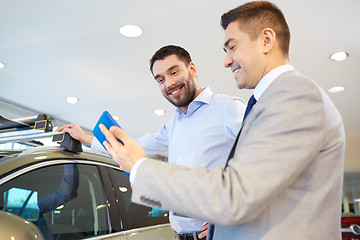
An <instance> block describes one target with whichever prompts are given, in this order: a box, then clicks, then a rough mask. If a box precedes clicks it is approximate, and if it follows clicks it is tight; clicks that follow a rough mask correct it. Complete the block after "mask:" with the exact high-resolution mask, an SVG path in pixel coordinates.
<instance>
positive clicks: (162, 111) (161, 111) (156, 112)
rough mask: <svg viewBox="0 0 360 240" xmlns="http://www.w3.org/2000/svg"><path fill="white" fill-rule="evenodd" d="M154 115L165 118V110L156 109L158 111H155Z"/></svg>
mask: <svg viewBox="0 0 360 240" xmlns="http://www.w3.org/2000/svg"><path fill="white" fill-rule="evenodd" d="M154 113H155V114H156V115H158V116H163V115H164V114H165V110H164V109H156V110H154Z"/></svg>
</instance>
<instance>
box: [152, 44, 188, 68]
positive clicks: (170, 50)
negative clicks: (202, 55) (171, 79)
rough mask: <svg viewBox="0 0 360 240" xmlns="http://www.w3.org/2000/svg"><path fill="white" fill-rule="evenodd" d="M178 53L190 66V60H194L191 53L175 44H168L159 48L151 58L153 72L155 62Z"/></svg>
mask: <svg viewBox="0 0 360 240" xmlns="http://www.w3.org/2000/svg"><path fill="white" fill-rule="evenodd" d="M170 55H176V56H177V57H178V58H179V59H180V60H181V61H183V62H184V63H185V65H186V66H189V64H190V62H192V60H191V57H190V54H189V53H188V51H186V50H185V49H184V48H182V47H179V46H175V45H167V46H164V47H162V48H160V49H159V50H157V51H156V52H155V53H154V55H153V56H152V57H151V59H150V71H151V73H152V74H154V73H153V66H154V63H155V62H156V61H158V60H164V58H166V57H168V56H170Z"/></svg>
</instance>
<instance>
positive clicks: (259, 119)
mask: <svg viewBox="0 0 360 240" xmlns="http://www.w3.org/2000/svg"><path fill="white" fill-rule="evenodd" d="M221 24H222V26H223V28H224V29H225V40H224V50H225V52H226V58H225V67H227V68H230V69H231V70H232V71H233V72H234V77H235V79H236V81H237V85H238V87H239V88H253V89H254V94H253V97H252V98H251V101H249V103H250V102H251V104H254V103H255V105H254V106H253V108H252V110H251V111H250V113H249V114H248V115H247V117H246V119H245V121H244V123H243V126H242V128H241V130H240V133H239V136H238V139H237V141H236V142H235V144H234V147H233V149H232V151H231V153H230V156H229V160H228V162H227V166H226V167H225V168H221V167H218V168H216V169H214V170H211V171H209V170H206V169H205V168H195V169H189V168H186V167H183V166H178V165H175V164H168V163H161V162H159V161H156V160H152V159H148V158H146V157H145V154H144V152H143V150H142V149H141V147H140V146H139V145H137V144H136V142H135V141H133V140H132V139H130V138H129V137H128V136H127V135H126V134H125V133H124V132H123V131H122V130H121V129H119V128H115V127H113V128H111V129H110V131H108V130H107V129H106V128H105V127H104V126H101V128H102V131H103V132H104V133H105V134H106V136H107V140H108V141H106V142H105V146H106V148H107V149H108V151H109V153H110V154H111V155H112V156H113V159H114V160H115V161H116V162H118V163H119V164H120V166H121V168H123V169H124V170H126V171H129V172H130V171H131V176H130V178H131V182H132V185H133V196H132V200H133V201H134V202H137V203H140V204H145V205H148V206H157V207H160V208H163V209H169V210H172V211H174V212H176V213H178V214H182V215H184V216H189V217H193V218H197V219H203V220H205V221H208V222H210V223H213V224H215V228H214V232H213V234H214V235H213V237H214V239H246V240H252V239H254V240H255V239H274V240H281V239H299V240H300V239H301V240H304V239H316V240H319V239H340V238H341V232H340V215H341V196H342V179H343V163H344V151H345V136H344V127H343V123H342V120H341V117H340V114H339V112H338V111H337V109H336V108H335V106H334V105H333V103H332V102H331V100H330V99H329V97H328V96H327V94H326V93H325V92H324V91H323V90H322V89H321V88H320V87H319V86H318V85H317V84H316V83H315V82H313V81H312V80H310V79H308V78H306V77H304V76H302V75H300V74H299V73H298V72H296V71H295V70H293V67H292V66H291V65H289V64H288V51H289V42H290V31H289V28H288V26H287V23H286V21H285V18H284V16H283V14H282V12H281V10H280V9H278V8H277V7H276V6H275V5H273V4H271V3H269V2H265V1H259V2H250V3H246V4H244V5H241V6H239V7H237V8H235V9H233V10H231V11H229V12H227V13H225V14H224V15H223V16H222V18H221ZM248 106H249V109H250V104H249V105H248ZM115 136H116V137H118V138H120V139H121V140H122V141H123V142H124V143H125V145H121V144H119V143H118V142H117V141H116V139H115Z"/></svg>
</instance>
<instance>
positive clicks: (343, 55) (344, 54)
mask: <svg viewBox="0 0 360 240" xmlns="http://www.w3.org/2000/svg"><path fill="white" fill-rule="evenodd" d="M348 56H349V54H348V53H347V52H337V53H333V54H331V55H330V59H331V60H334V61H337V62H341V61H344V60H345V59H346V58H347V57H348Z"/></svg>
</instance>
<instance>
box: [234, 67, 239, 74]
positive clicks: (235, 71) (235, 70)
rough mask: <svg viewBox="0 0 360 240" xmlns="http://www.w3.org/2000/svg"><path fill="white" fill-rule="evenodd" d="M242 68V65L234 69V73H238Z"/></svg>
mask: <svg viewBox="0 0 360 240" xmlns="http://www.w3.org/2000/svg"><path fill="white" fill-rule="evenodd" d="M240 69H241V67H238V68H235V69H234V70H233V73H237V71H239V70H240Z"/></svg>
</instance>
